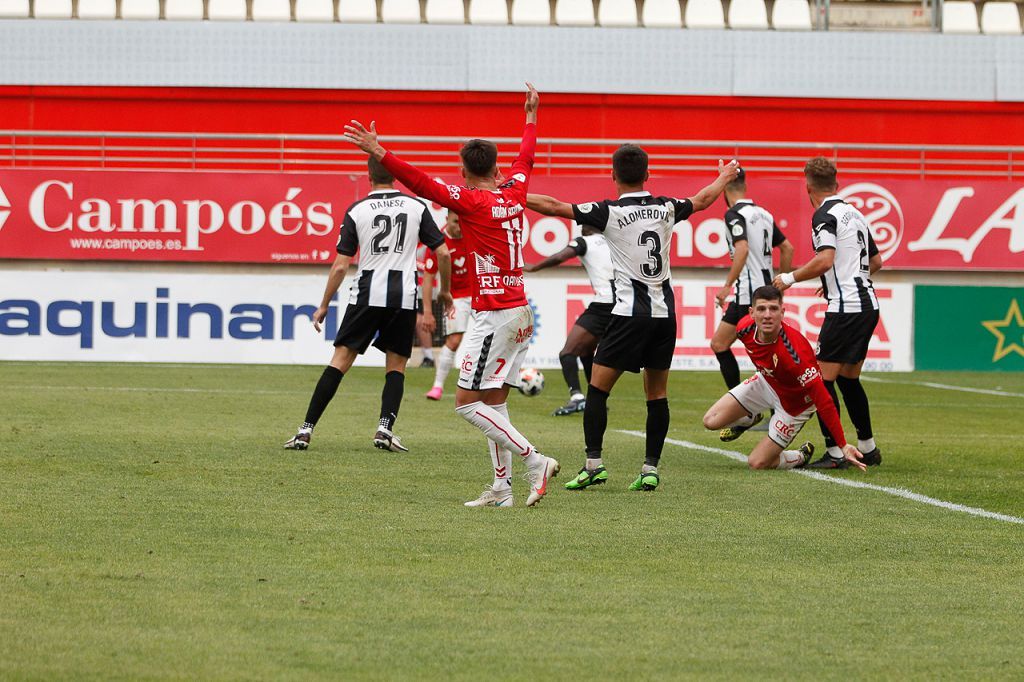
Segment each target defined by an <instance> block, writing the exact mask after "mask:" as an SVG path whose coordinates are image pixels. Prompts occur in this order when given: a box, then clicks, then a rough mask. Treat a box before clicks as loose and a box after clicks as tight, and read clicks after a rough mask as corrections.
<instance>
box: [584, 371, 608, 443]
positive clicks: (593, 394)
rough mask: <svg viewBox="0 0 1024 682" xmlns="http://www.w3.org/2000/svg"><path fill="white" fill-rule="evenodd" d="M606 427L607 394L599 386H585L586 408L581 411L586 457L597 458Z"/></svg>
mask: <svg viewBox="0 0 1024 682" xmlns="http://www.w3.org/2000/svg"><path fill="white" fill-rule="evenodd" d="M607 428H608V394H607V393H605V392H604V391H602V390H601V389H599V388H595V387H594V386H589V387H588V388H587V408H586V409H585V410H584V411H583V437H584V440H585V441H586V444H587V459H599V458H600V457H601V450H602V448H603V447H604V432H605V429H607Z"/></svg>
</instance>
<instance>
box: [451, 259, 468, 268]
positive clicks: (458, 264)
mask: <svg viewBox="0 0 1024 682" xmlns="http://www.w3.org/2000/svg"><path fill="white" fill-rule="evenodd" d="M452 262H453V263H455V267H456V268H458V269H459V270H462V269H463V268H464V267H465V266H466V257H465V256H459V257H458V258H456V259H454V260H453V261H452Z"/></svg>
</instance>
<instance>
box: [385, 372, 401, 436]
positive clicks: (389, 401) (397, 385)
mask: <svg viewBox="0 0 1024 682" xmlns="http://www.w3.org/2000/svg"><path fill="white" fill-rule="evenodd" d="M404 394H405V375H404V374H402V373H401V372H388V373H387V374H386V375H385V376H384V390H383V391H381V394H380V425H381V426H382V427H383V428H385V429H387V430H388V431H390V430H391V427H393V426H394V425H395V421H396V420H397V419H398V408H399V407H401V405H402V396H403V395H404Z"/></svg>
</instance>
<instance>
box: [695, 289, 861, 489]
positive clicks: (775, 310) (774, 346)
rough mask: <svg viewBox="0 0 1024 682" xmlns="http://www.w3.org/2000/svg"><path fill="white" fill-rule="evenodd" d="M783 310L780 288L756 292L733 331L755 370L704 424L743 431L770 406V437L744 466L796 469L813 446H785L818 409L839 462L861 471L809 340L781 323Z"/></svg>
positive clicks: (713, 408)
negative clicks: (837, 449) (833, 438)
mask: <svg viewBox="0 0 1024 682" xmlns="http://www.w3.org/2000/svg"><path fill="white" fill-rule="evenodd" d="M784 310H785V309H784V308H783V306H782V292H780V291H779V290H778V289H776V288H775V287H773V286H771V285H768V286H763V287H760V288H758V289H757V290H755V291H754V293H753V304H752V305H751V306H750V314H749V315H747V316H746V317H744V318H743V319H741V320H739V324H738V325H737V327H736V329H737V332H738V336H739V339H740V341H742V342H743V345H744V346H746V349H747V354H748V355H750V360H751V361H752V362H753V363H754V368H755V369H756V370H757V373H755V374H754V376H752V377H750V378H749V379H747V380H746V381H744V382H743V383H742V384H739V385H738V386H735V387H733V388H732V389H730V390H729V392H728V393H726V394H725V395H724V396H722V398H721V399H720V400H719V401H718V402H716V403H715V404H714V405H712V406H711V409H709V410H708V411H707V414H705V415H704V426H705V428H708V429H721V428H726V427H731V428H732V429H734V430H738V431H745V430H746V429H749V428H750V427H751V426H753V425H754V424H755V423H756V421H755V417H756V415H759V414H761V412H762V411H763V410H772V411H773V414H772V417H771V420H770V422H769V424H768V435H766V436H765V437H764V438H762V439H761V442H760V443H758V444H757V445H756V446H754V449H753V451H751V453H750V455H749V456H748V457H747V464H749V465H750V467H751V468H752V469H796V468H799V467H803V466H806V465H807V463H808V461H810V459H811V455H812V454H814V446H813V445H811V444H810V443H804V444H803V445H801V446H800V448H799V449H797V450H786V449H785V448H786V447H787V446H789V444H790V443H792V442H793V439H794V438H796V435H797V434H798V433H800V429H802V428H803V426H804V424H806V423H807V420H808V419H810V418H811V415H812V414H814V412H815V410H817V412H818V417H819V418H821V419H822V420H823V421H824V422H825V423H826V424H828V427H829V429H830V430H831V432H832V433H834V434H836V437H837V439H838V445H839V447H841V448H842V450H841V452H842V456H843V458H844V459H843V461H844V462H845V463H846V464H847V465H850V464H853V465H854V466H857V467H859V468H861V469H863V468H864V464H863V463H862V462H861V461H860V460H861V457H862V455H861V454H860V452H858V451H857V448H855V447H853V446H852V445H848V444H847V443H846V439H845V438H844V437H843V426H842V424H841V423H840V421H839V411H838V410H836V407H835V403H834V402H833V401H832V397H831V396H830V395H829V393H828V391H827V390H826V389H825V385H824V382H822V380H821V372H820V370H819V368H818V363H817V362H816V361H815V359H814V352H813V351H812V350H811V344H810V343H808V342H807V339H805V338H804V337H803V336H802V335H801V334H800V332H798V331H797V330H796V329H794V328H793V327H791V326H789V325H788V324H786V323H784V322H783V321H782V315H783V312H784Z"/></svg>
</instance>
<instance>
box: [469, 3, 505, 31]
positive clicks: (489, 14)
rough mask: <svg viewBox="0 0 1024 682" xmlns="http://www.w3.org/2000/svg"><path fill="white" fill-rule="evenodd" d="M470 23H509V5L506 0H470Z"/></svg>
mask: <svg viewBox="0 0 1024 682" xmlns="http://www.w3.org/2000/svg"><path fill="white" fill-rule="evenodd" d="M469 23H471V24H493V25H504V24H507V23H508V5H506V4H505V0H469Z"/></svg>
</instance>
